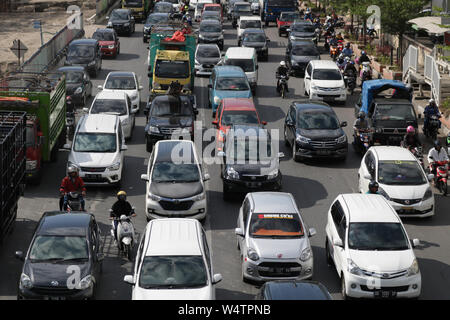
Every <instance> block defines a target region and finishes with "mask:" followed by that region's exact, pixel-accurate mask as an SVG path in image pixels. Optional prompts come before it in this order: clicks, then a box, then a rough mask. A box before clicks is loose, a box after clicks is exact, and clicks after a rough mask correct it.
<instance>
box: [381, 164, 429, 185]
mask: <svg viewBox="0 0 450 320" xmlns="http://www.w3.org/2000/svg"><path fill="white" fill-rule="evenodd" d="M378 182H380V183H382V184H387V185H422V184H425V183H427V179H426V178H425V175H424V174H423V172H422V170H421V168H420V166H419V164H418V163H417V161H400V160H395V161H380V162H378Z"/></svg>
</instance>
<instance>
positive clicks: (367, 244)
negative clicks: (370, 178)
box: [325, 193, 422, 299]
mask: <svg viewBox="0 0 450 320" xmlns="http://www.w3.org/2000/svg"><path fill="white" fill-rule="evenodd" d="M327 216H328V218H327V224H326V227H325V231H326V240H325V252H326V259H327V263H328V264H329V265H331V264H334V266H335V267H336V271H337V274H338V276H339V277H340V278H341V293H342V296H343V298H344V299H346V298H347V297H352V298H417V297H419V296H420V291H421V287H422V278H421V274H420V269H419V265H418V263H417V259H416V257H415V255H414V251H413V248H414V247H416V246H418V245H419V244H420V241H419V240H418V239H414V240H413V241H412V243H411V241H410V240H409V238H408V235H407V233H406V230H405V228H404V227H403V224H402V221H401V220H400V218H399V216H398V215H397V213H396V212H395V210H394V208H392V206H391V205H390V204H389V203H388V202H387V201H386V199H385V198H384V197H382V196H380V195H377V194H359V193H355V194H341V195H339V196H338V197H337V198H336V199H335V200H334V201H333V204H332V205H331V207H330V209H329V211H328V215H327Z"/></svg>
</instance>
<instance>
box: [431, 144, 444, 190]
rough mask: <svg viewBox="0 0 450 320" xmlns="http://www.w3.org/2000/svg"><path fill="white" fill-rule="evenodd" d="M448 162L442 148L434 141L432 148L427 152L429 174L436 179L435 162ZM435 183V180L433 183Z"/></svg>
mask: <svg viewBox="0 0 450 320" xmlns="http://www.w3.org/2000/svg"><path fill="white" fill-rule="evenodd" d="M439 161H448V155H447V152H446V151H445V149H444V148H442V146H441V142H440V141H439V140H436V141H434V147H433V148H431V149H430V151H428V163H429V164H430V166H431V173H432V174H434V176H435V177H436V167H437V164H436V162H439ZM434 182H436V180H435V181H434Z"/></svg>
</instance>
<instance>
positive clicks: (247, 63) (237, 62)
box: [225, 59, 255, 72]
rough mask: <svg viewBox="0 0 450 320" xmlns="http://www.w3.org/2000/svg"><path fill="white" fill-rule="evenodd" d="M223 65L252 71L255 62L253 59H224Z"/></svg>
mask: <svg viewBox="0 0 450 320" xmlns="http://www.w3.org/2000/svg"><path fill="white" fill-rule="evenodd" d="M225 65H227V66H237V67H241V68H242V70H244V72H254V71H255V64H254V63H253V59H226V60H225Z"/></svg>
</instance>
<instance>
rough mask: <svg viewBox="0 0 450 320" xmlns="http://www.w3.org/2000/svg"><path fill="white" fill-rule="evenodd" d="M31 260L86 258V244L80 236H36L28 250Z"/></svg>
mask: <svg viewBox="0 0 450 320" xmlns="http://www.w3.org/2000/svg"><path fill="white" fill-rule="evenodd" d="M29 258H30V259H31V262H42V261H50V260H54V261H67V260H71V261H73V260H87V259H88V258H89V251H88V245H87V241H86V238H85V237H80V236H49V235H42V236H37V237H36V239H35V240H34V242H33V245H32V247H31V250H30V256H29Z"/></svg>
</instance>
